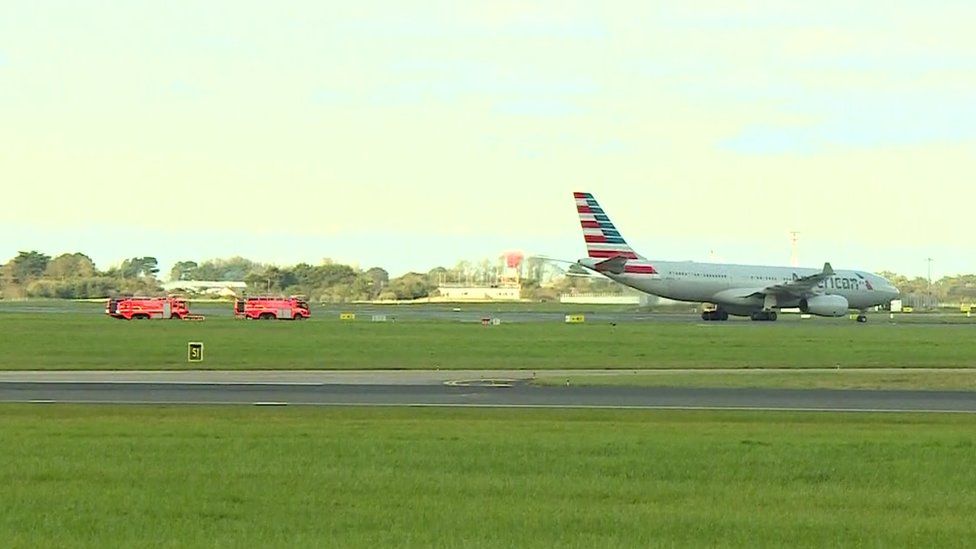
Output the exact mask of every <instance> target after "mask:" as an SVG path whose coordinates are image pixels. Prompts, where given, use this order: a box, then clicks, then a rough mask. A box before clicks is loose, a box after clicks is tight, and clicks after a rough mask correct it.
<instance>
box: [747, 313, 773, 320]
mask: <svg viewBox="0 0 976 549" xmlns="http://www.w3.org/2000/svg"><path fill="white" fill-rule="evenodd" d="M749 318H751V319H752V320H755V321H758V322H775V321H776V311H758V312H755V313H752V314H751V315H749Z"/></svg>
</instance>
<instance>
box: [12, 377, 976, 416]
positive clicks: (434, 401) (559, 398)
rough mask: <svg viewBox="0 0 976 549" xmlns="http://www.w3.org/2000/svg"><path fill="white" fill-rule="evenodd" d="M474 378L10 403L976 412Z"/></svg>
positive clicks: (846, 396)
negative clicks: (394, 383)
mask: <svg viewBox="0 0 976 549" xmlns="http://www.w3.org/2000/svg"><path fill="white" fill-rule="evenodd" d="M491 383H492V382H482V381H477V380H476V381H471V382H470V384H469V383H467V382H462V383H461V384H444V383H438V384H434V383H426V384H400V385H391V384H363V383H324V384H322V383H288V382H278V383H261V382H250V383H235V382H228V383H208V382H196V383H185V382H104V381H88V382H78V381H74V382H71V381H49V382H37V381H3V382H0V401H2V402H72V403H119V404H135V403H138V404H267V405H273V404H277V405H283V404H296V405H333V406H340V405H346V406H349V405H355V406H462V407H526V408H533V407H539V408H646V409H654V408H660V409H755V410H821V411H879V412H909V411H914V412H966V413H976V393H972V392H956V391H852V390H819V389H818V390H790V389H691V388H643V387H579V386H572V387H562V386H556V387H552V386H546V387H542V386H534V385H530V384H528V383H527V382H525V381H512V382H494V385H493V386H492V385H490V384H491Z"/></svg>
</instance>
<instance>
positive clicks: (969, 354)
mask: <svg viewBox="0 0 976 549" xmlns="http://www.w3.org/2000/svg"><path fill="white" fill-rule="evenodd" d="M74 306H75V305H71V306H69V308H66V309H64V310H63V311H62V310H61V309H56V310H58V311H61V312H18V313H15V312H2V313H0V334H2V337H0V369H8V370H9V369H181V368H186V367H187V366H188V365H187V363H186V344H187V342H189V341H202V342H203V343H204V344H205V362H203V363H202V364H201V365H200V366H202V367H204V368H211V369H359V368H363V369H371V368H372V369H376V368H410V369H416V368H440V369H459V368H489V369H498V368H520V369H539V370H541V369H551V368H715V367H725V368H728V367H731V368H758V367H791V368H792V367H796V368H810V367H835V366H839V367H842V368H864V367H879V366H882V367H888V366H891V367H949V368H956V367H973V366H976V337H974V335H976V327H974V326H971V325H891V324H887V323H884V322H874V323H871V324H868V325H857V324H855V323H853V322H848V321H829V320H828V321H825V322H800V321H795V322H778V323H775V324H773V323H750V322H730V323H709V324H696V323H692V322H667V321H653V322H626V323H620V324H618V325H616V326H611V325H610V324H608V323H599V324H597V323H590V324H582V325H566V324H563V323H559V322H525V323H505V324H502V325H500V326H491V327H488V328H485V327H482V326H480V325H479V324H477V323H460V322H447V321H442V322H387V323H371V322H368V321H367V322H361V321H356V322H339V321H338V320H335V319H334V317H333V316H326V315H320V316H319V317H317V318H316V319H313V320H312V321H309V322H305V323H296V322H254V321H252V322H245V321H237V320H233V319H232V318H227V317H211V318H208V320H206V321H204V322H179V321H144V322H127V321H120V320H115V319H111V318H108V317H106V316H105V315H104V314H99V313H97V310H87V312H81V311H79V310H74V309H71V308H70V307H74Z"/></svg>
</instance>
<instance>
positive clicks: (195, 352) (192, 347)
mask: <svg viewBox="0 0 976 549" xmlns="http://www.w3.org/2000/svg"><path fill="white" fill-rule="evenodd" d="M186 361H187V362H203V343H200V342H198V341H191V342H189V343H187V344H186Z"/></svg>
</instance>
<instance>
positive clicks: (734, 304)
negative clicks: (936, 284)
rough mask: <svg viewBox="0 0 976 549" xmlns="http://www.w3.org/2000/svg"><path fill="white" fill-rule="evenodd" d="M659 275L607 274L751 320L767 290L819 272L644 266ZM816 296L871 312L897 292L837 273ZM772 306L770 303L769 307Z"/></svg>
mask: <svg viewBox="0 0 976 549" xmlns="http://www.w3.org/2000/svg"><path fill="white" fill-rule="evenodd" d="M599 261H600V260H595V259H592V258H586V259H581V260H580V261H579V263H580V265H582V266H584V267H588V268H591V269H592V268H594V265H596V264H597V263H599ZM640 262H641V263H645V262H646V263H648V264H651V265H653V267H654V270H655V271H656V273H654V274H646V273H626V272H625V273H620V274H614V273H609V272H603V273H602V274H604V275H605V276H607V277H609V278H611V279H613V280H615V281H617V282H619V283H621V284H624V285H626V286H630V287H632V288H635V289H638V290H640V291H642V292H646V293H649V294H653V295H656V296H660V297H664V298H668V299H673V300H676V301H690V302H708V303H714V304H715V305H718V306H720V307H721V308H722V309H724V310H726V311H728V312H729V313H730V314H736V315H748V314H751V313H752V312H755V311H759V310H762V309H763V308H764V297H763V295H761V294H762V293H763V290H764V289H766V288H768V287H770V286H774V285H777V284H784V283H788V282H790V281H791V280H795V279H797V278H800V277H804V276H809V275H815V274H817V273H819V272H820V270H819V269H809V268H800V267H772V266H762V265H731V264H721V263H696V262H692V261H680V262H676V261H644V260H641V261H640ZM817 290H818V293H819V292H822V293H823V294H824V295H841V296H843V297H845V298H846V299H847V301H848V302H849V304H850V307H851V308H852V309H861V310H864V309H867V308H869V307H873V306H876V305H882V304H886V303H889V302H890V301H891V300H892V299H894V298H895V297H897V296H898V290H897V289H896V288H895V287H894V286H892V285H891V283H890V282H888V281H887V280H885V279H884V278H882V277H880V276H878V275H875V274H871V273H867V272H864V271H848V270H838V271H836V272H835V273H834V274H833V276H830V277H828V278H827V279H826V280H824V281H823V282H821V283H820V284H819V285H818V286H817ZM799 301H800V298H795V299H784V298H782V297H781V298H780V299H779V300H778V302H777V303H776V308H789V307H797V306H798V305H799ZM767 303H768V302H767Z"/></svg>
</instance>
